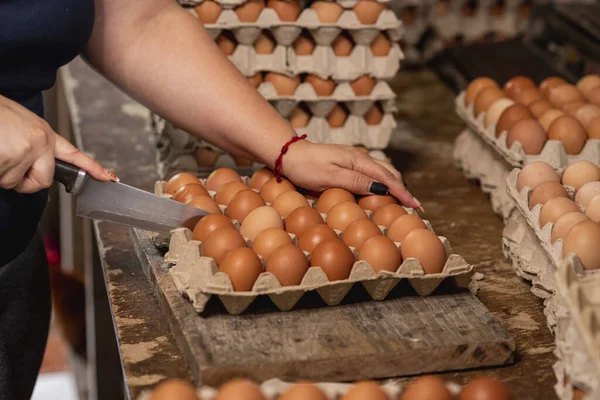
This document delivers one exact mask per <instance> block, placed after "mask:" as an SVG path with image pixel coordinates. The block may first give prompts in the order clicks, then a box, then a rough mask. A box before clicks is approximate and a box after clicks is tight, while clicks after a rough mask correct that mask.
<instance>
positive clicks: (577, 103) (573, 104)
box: [560, 100, 587, 115]
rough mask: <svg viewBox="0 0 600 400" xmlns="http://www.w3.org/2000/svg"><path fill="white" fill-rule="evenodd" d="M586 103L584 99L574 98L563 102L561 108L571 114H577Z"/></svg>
mask: <svg viewBox="0 0 600 400" xmlns="http://www.w3.org/2000/svg"><path fill="white" fill-rule="evenodd" d="M586 104H587V103H586V102H585V101H584V100H573V101H569V102H568V103H564V104H562V105H561V106H560V109H561V110H563V111H564V112H566V113H567V114H569V115H575V114H576V113H577V111H578V110H579V109H580V108H581V107H583V106H584V105H586Z"/></svg>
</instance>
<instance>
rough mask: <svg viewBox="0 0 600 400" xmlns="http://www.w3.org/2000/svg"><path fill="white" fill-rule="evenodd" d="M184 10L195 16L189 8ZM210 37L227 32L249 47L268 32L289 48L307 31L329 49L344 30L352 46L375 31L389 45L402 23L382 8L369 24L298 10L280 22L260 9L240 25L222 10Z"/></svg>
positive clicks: (348, 13)
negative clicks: (326, 19) (325, 18)
mask: <svg viewBox="0 0 600 400" xmlns="http://www.w3.org/2000/svg"><path fill="white" fill-rule="evenodd" d="M188 11H189V12H190V13H192V14H193V15H195V16H197V14H196V12H195V11H194V9H193V8H189V9H188ZM204 26H205V28H206V29H207V30H208V33H209V35H210V37H211V38H213V39H216V38H217V36H219V35H220V34H221V32H223V31H230V32H231V33H232V34H233V36H234V37H235V38H236V41H237V42H238V43H241V44H245V45H251V44H252V43H254V41H255V40H256V38H257V37H258V36H259V35H260V33H261V32H262V31H263V30H265V29H266V30H269V31H270V32H271V34H272V35H273V37H274V38H275V41H276V42H277V44H279V45H283V46H290V45H291V44H292V43H294V41H295V40H296V39H297V38H298V36H300V34H301V33H302V30H303V29H306V30H308V31H309V32H310V34H311V36H312V37H313V39H314V40H315V42H316V43H317V44H319V45H322V46H329V45H331V43H332V42H333V41H334V40H335V38H336V37H338V36H339V34H340V33H341V32H342V31H347V32H348V33H349V34H350V36H352V39H353V40H354V43H356V44H359V45H368V44H369V43H371V42H372V41H373V39H374V38H375V36H377V34H378V33H379V32H385V33H386V35H387V37H388V38H389V39H390V40H391V41H392V42H397V41H398V40H400V39H401V38H402V33H403V29H402V23H401V22H400V21H398V18H396V15H394V13H393V12H392V11H391V10H387V9H384V10H383V11H382V12H381V14H380V15H379V17H378V18H377V21H375V23H374V24H371V25H365V24H361V23H360V21H359V20H358V18H357V17H356V14H355V13H354V11H352V10H344V11H343V12H342V14H341V15H340V17H339V18H338V20H337V21H336V22H335V23H322V22H321V21H319V17H318V16H317V13H316V12H315V10H313V9H311V8H306V9H304V10H302V12H301V13H300V15H299V16H298V19H297V20H296V21H291V22H287V21H281V20H280V19H279V16H278V15H277V13H276V12H275V10H273V9H271V8H264V9H263V10H262V11H261V13H260V14H259V16H258V19H257V20H256V22H241V21H240V20H239V18H238V16H237V14H236V13H235V12H234V11H233V10H227V9H224V10H223V11H221V14H219V17H218V19H217V21H216V22H215V23H214V24H205V25H204Z"/></svg>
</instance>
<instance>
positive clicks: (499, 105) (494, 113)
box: [483, 98, 515, 128]
mask: <svg viewBox="0 0 600 400" xmlns="http://www.w3.org/2000/svg"><path fill="white" fill-rule="evenodd" d="M514 104H515V102H514V101H512V100H511V99H506V98H504V99H500V100H496V101H495V102H494V104H492V105H491V107H490V108H489V109H488V111H487V113H486V114H485V119H484V120H483V125H484V126H485V127H486V128H487V127H488V126H490V125H492V124H497V123H498V120H499V119H500V116H501V115H502V114H503V113H504V111H506V109H507V108H509V107H510V106H512V105H514Z"/></svg>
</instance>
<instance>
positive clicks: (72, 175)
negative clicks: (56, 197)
mask: <svg viewBox="0 0 600 400" xmlns="http://www.w3.org/2000/svg"><path fill="white" fill-rule="evenodd" d="M55 163H56V166H55V167H54V180H55V181H56V182H60V183H62V184H63V185H65V189H66V190H67V192H68V193H71V192H72V191H73V188H74V187H75V184H76V183H77V184H78V185H77V186H79V187H80V186H81V183H83V182H82V180H83V179H84V178H85V173H83V174H80V171H81V170H80V169H79V168H77V167H76V166H74V165H72V164H69V163H67V162H64V161H61V160H55ZM78 179H79V182H78V181H77V180H78ZM79 187H77V188H75V189H76V191H77V190H78V189H79ZM73 194H75V193H73Z"/></svg>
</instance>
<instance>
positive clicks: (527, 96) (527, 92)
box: [515, 87, 545, 106]
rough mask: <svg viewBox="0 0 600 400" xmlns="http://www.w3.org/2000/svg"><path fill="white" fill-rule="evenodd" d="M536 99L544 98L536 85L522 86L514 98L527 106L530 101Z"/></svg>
mask: <svg viewBox="0 0 600 400" xmlns="http://www.w3.org/2000/svg"><path fill="white" fill-rule="evenodd" d="M538 100H545V98H544V95H543V94H542V92H541V91H540V90H539V89H538V88H536V87H527V88H523V89H522V90H521V91H520V92H519V93H518V94H517V97H516V98H515V101H516V102H517V103H519V104H523V105H525V106H529V105H530V104H531V103H533V102H536V101H538Z"/></svg>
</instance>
